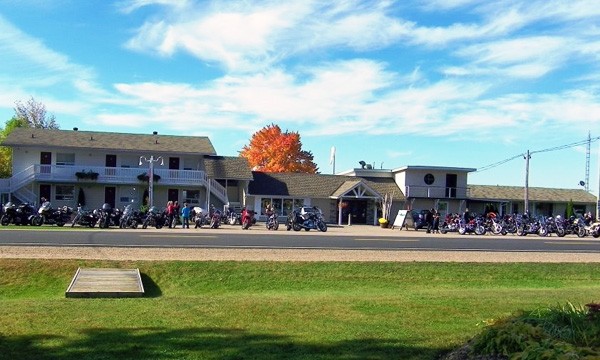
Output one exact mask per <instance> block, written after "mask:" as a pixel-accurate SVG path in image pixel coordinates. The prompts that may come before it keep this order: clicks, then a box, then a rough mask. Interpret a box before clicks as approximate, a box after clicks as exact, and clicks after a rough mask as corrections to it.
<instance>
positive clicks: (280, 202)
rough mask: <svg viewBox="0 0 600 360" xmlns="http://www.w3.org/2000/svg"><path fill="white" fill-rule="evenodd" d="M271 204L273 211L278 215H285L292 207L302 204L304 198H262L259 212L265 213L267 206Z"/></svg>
mask: <svg viewBox="0 0 600 360" xmlns="http://www.w3.org/2000/svg"><path fill="white" fill-rule="evenodd" d="M269 205H271V206H272V207H273V211H274V212H275V213H276V214H277V215H279V216H287V215H288V214H290V213H291V212H292V210H293V209H294V208H297V207H302V206H304V199H283V198H262V199H261V201H260V207H261V209H260V214H261V215H265V210H266V209H267V206H269Z"/></svg>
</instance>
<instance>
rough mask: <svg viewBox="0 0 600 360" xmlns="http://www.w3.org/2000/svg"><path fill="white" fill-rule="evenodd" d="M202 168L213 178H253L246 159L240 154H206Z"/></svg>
mask: <svg viewBox="0 0 600 360" xmlns="http://www.w3.org/2000/svg"><path fill="white" fill-rule="evenodd" d="M204 170H205V171H206V175H208V176H209V177H211V178H213V179H237V180H252V179H253V177H252V171H250V164H248V160H246V158H243V157H241V156H206V157H204Z"/></svg>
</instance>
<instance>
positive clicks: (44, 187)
mask: <svg viewBox="0 0 600 360" xmlns="http://www.w3.org/2000/svg"><path fill="white" fill-rule="evenodd" d="M51 197H52V186H51V185H48V184H40V199H41V198H44V199H46V200H47V201H50V198H51ZM40 201H41V200H40ZM40 205H41V204H40Z"/></svg>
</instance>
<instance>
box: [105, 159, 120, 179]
mask: <svg viewBox="0 0 600 360" xmlns="http://www.w3.org/2000/svg"><path fill="white" fill-rule="evenodd" d="M104 166H106V169H104V175H106V176H116V175H117V169H116V167H117V155H106V161H105V162H104Z"/></svg>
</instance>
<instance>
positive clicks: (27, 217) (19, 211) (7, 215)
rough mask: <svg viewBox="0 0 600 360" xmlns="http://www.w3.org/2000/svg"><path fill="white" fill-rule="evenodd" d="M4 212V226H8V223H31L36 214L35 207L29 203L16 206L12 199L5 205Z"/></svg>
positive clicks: (0, 219) (1, 220)
mask: <svg viewBox="0 0 600 360" xmlns="http://www.w3.org/2000/svg"><path fill="white" fill-rule="evenodd" d="M3 212H4V213H3V214H2V217H1V218H0V223H1V224H2V226H7V225H8V224H15V225H30V224H31V219H32V218H33V216H34V215H35V209H34V208H33V206H31V205H29V204H28V203H25V204H20V205H19V206H16V205H15V204H14V203H12V202H10V201H9V202H7V203H6V204H5V205H4V208H3Z"/></svg>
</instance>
